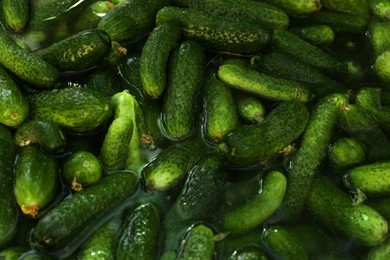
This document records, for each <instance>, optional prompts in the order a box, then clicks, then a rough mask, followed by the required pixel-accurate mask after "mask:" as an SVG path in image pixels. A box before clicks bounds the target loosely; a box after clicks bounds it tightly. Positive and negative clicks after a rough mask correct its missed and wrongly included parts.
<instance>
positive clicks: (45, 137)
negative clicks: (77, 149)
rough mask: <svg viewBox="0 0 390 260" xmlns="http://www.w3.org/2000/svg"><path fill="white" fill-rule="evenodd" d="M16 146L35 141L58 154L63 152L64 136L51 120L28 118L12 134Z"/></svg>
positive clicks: (50, 151)
mask: <svg viewBox="0 0 390 260" xmlns="http://www.w3.org/2000/svg"><path fill="white" fill-rule="evenodd" d="M14 140H15V143H16V144H17V145H18V146H27V145H30V144H34V143H37V144H39V145H40V147H42V148H43V149H44V150H45V151H46V152H48V153H53V154H58V153H63V152H65V148H66V138H65V135H64V134H63V132H62V130H61V128H60V127H58V126H57V125H56V124H54V123H53V122H51V121H43V120H30V121H26V122H24V123H23V124H21V125H20V126H19V127H18V128H17V129H16V131H15V134H14Z"/></svg>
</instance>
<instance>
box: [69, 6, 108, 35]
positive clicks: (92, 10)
mask: <svg viewBox="0 0 390 260" xmlns="http://www.w3.org/2000/svg"><path fill="white" fill-rule="evenodd" d="M113 7H114V4H113V3H112V2H110V1H96V2H93V3H90V4H89V5H88V6H87V7H86V8H85V9H84V10H83V11H82V12H81V13H80V14H79V15H78V16H77V17H76V20H75V21H74V22H73V26H72V27H73V28H72V31H73V33H77V32H81V31H84V30H87V29H92V28H96V27H97V25H98V23H99V22H100V20H101V19H102V17H103V16H105V15H106V14H107V12H108V11H109V10H110V9H112V8H113Z"/></svg>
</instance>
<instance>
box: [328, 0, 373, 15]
mask: <svg viewBox="0 0 390 260" xmlns="http://www.w3.org/2000/svg"><path fill="white" fill-rule="evenodd" d="M369 2H371V1H366V0H344V1H338V0H321V4H322V5H323V6H324V7H326V8H329V9H332V10H336V11H339V12H344V13H351V14H359V15H368V14H369V8H368V5H369V4H368V3H369Z"/></svg>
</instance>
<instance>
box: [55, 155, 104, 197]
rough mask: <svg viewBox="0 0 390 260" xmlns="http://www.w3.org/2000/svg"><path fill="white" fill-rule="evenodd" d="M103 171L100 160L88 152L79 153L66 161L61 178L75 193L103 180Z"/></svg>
mask: <svg viewBox="0 0 390 260" xmlns="http://www.w3.org/2000/svg"><path fill="white" fill-rule="evenodd" d="M102 175H103V170H102V167H101V165H100V161H99V159H98V158H97V157H96V156H95V155H94V154H92V153H90V152H87V151H78V152H75V153H73V154H72V155H70V156H69V157H68V158H66V159H65V161H64V164H63V165H62V171H61V176H62V177H63V178H64V179H65V181H66V182H67V183H68V184H69V185H70V186H71V188H72V189H73V190H74V191H80V190H82V189H83V188H84V187H85V186H88V185H90V184H93V183H95V182H97V181H99V180H100V179H101V178H102Z"/></svg>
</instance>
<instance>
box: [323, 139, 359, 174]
mask: <svg viewBox="0 0 390 260" xmlns="http://www.w3.org/2000/svg"><path fill="white" fill-rule="evenodd" d="M329 158H330V161H331V162H332V163H333V164H334V165H336V166H337V167H342V168H345V167H349V166H353V165H356V164H359V163H361V162H363V161H364V159H365V151H364V147H363V144H362V143H360V141H359V140H357V139H355V138H351V137H343V138H339V139H337V140H336V141H335V142H334V143H333V144H332V145H331V146H330V149H329Z"/></svg>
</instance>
